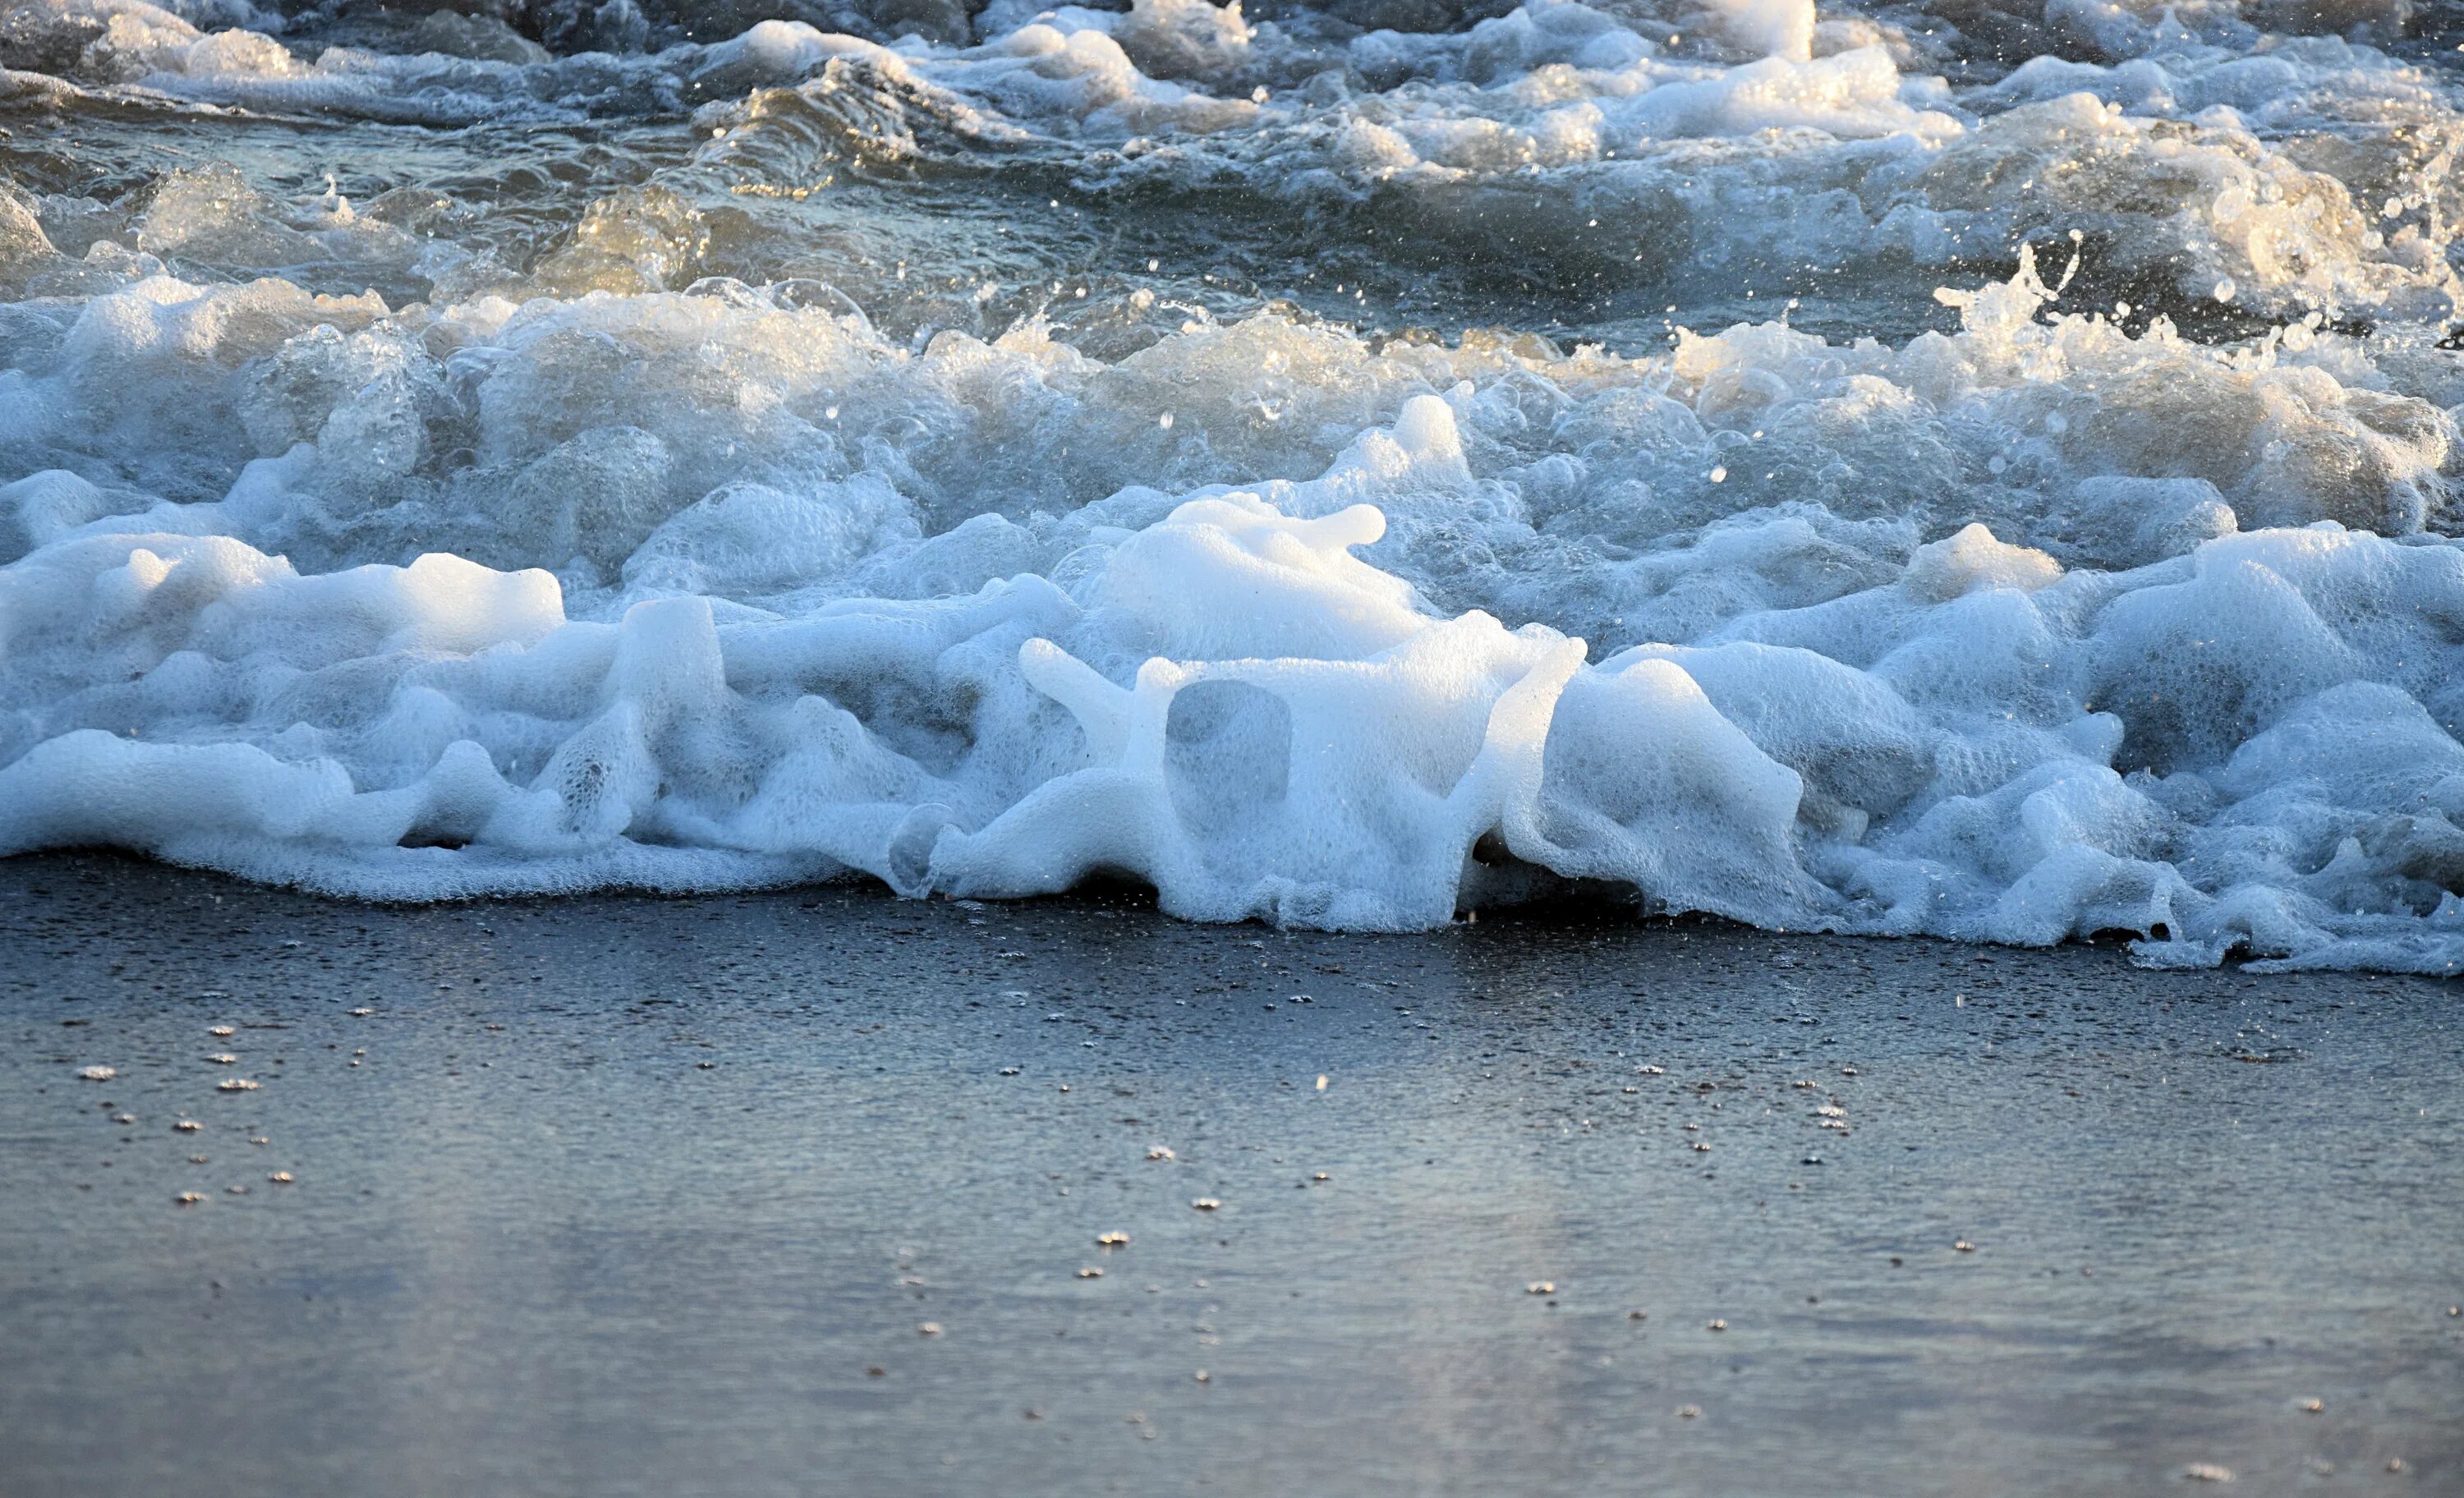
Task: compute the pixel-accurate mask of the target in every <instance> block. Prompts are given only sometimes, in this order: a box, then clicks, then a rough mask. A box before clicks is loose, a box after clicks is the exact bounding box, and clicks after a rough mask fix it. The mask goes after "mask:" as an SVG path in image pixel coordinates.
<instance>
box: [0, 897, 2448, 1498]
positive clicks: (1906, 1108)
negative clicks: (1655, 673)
mask: <svg viewBox="0 0 2464 1498" xmlns="http://www.w3.org/2000/svg"><path fill="white" fill-rule="evenodd" d="M0 939H5V941H6V943H7V948H8V950H9V951H10V952H11V956H12V959H13V960H12V965H11V970H10V972H9V974H8V975H7V981H6V982H0V1039H5V1041H6V1043H7V1044H6V1046H5V1047H0V1201H6V1202H7V1203H8V1210H6V1211H0V1325H5V1326H6V1328H7V1329H8V1334H7V1335H6V1336H5V1337H0V1485H5V1486H6V1487H7V1488H8V1490H9V1492H10V1493H11V1494H12V1495H15V1498H49V1495H51V1494H55V1493H57V1494H67V1493H90V1492H96V1491H113V1492H151V1491H165V1490H177V1491H182V1492H188V1493H197V1494H209V1495H221V1494H231V1495H234V1498H238V1495H254V1494H263V1493H290V1492H332V1493H343V1492H347V1493H352V1494H369V1495H375V1494H385V1495H392V1494H424V1493H436V1494H459V1493H472V1492H486V1493H498V1492H507V1493H511V1492H521V1493H532V1492H587V1493H593V1494H631V1493H642V1494H652V1495H660V1498H667V1495H689V1494H701V1493H723V1494H729V1495H742V1494H753V1493H806V1492H813V1491H817V1490H818V1491H829V1492H865V1493H870V1492H899V1493H951V1494H979V1493H985V1492H992V1491H1001V1492H1021V1493H1044V1492H1087V1491H1096V1492H1124V1493H1161V1492H1182V1491H1203V1490H1217V1491H1236V1492H1260V1491H1283V1490H1312V1491H1328V1492H1343V1493H1390V1492H1391V1493H1494V1492H1517V1493H1522V1492H1549V1493H1564V1494H1592V1493H1599V1494H1610V1493H1617V1494H1624V1493H1634V1492H1638V1491H1648V1492H1652V1493H1663V1494H1670V1495H1689V1494H1706V1495H1708V1494H1716V1495H1720V1498H1760V1495H1765V1494H1769V1495H1774V1498H1776V1495H1783V1494H1793V1493H1802V1492H1806V1491H1809V1490H1819V1491H1824V1492H1836V1493H1841V1494H1851V1495H1874V1498H1935V1495H1943V1498H1948V1495H1958V1494H1975V1495H1991V1498H2036V1495H2054V1494H2062V1495H2081V1498H2086V1495H2107V1494H2114V1493H2140V1492H2155V1491H2166V1490H2171V1489H2175V1488H2180V1489H2182V1490H2194V1487H2193V1485H2190V1484H2187V1483H2185V1482H2184V1481H2183V1478H2184V1474H2185V1473H2186V1472H2187V1471H2188V1470H2189V1468H2190V1467H2191V1466H2192V1465H2210V1466H2217V1467H2222V1468H2224V1469H2225V1470H2227V1471H2230V1472H2231V1473H2232V1474H2233V1487H2231V1489H2230V1490H2231V1491H2233V1492H2234V1493H2248V1492H2256V1493H2261V1494H2294V1493H2319V1494H2335V1493H2345V1492H2362V1493H2389V1492H2402V1493H2443V1492H2452V1491H2453V1490H2454V1489H2455V1487H2456V1486H2457V1484H2458V1482H2459V1481H2464V1401H2459V1400H2458V1399H2457V1398H2456V1394H2457V1391H2458V1390H2459V1388H2464V1320H2458V1319H2456V1318H2455V1317H2454V1316H2453V1315H2451V1314H2450V1311H2449V1308H2450V1307H2452V1306H2453V1305H2455V1304H2456V1302H2457V1301H2458V1299H2459V1298H2464V1296H2459V1289H2464V1191H2459V1190H2458V1189H2457V1188H2458V1185H2459V1181H2458V1179H2457V1176H2458V1169H2459V1167H2458V1155H2457V1151H2456V1149H2455V1147H2454V1141H2455V1135H2456V1131H2457V1129H2458V1127H2459V1125H2464V1115H2459V1108H2458V1097H2457V1093H2456V1090H2455V1087H2454V1085H2453V1078H2454V1076H2455V1074H2456V1071H2457V1068H2458V1066H2459V1064H2464V1055H2459V1053H2458V1052H2459V1047H2464V1039H2459V1037H2464V1027H2460V1026H2458V1025H2457V1024H2454V1023H2453V1015H2452V1014H2450V1013H2449V1012H2448V1004H2449V1002H2450V1001H2451V999H2452V995H2451V994H2450V993H2449V992H2448V991H2447V989H2448V987H2449V986H2450V985H2446V984H2443V983H2439V982H2434V981H2432V980H2425V979H2418V978H2383V977H2367V976H2359V975H2338V974H2324V975H2321V974H2303V975H2273V976H2265V975H2250V974H2246V973H2240V972H2234V971H2223V972H2197V973H2147V972H2142V971H2134V970H2133V969H2131V968H2130V967H2129V966H2127V965H2126V964H2125V963H2124V961H2123V957H2122V955H2121V954H2120V953H2118V952H2114V951H2111V950H2104V951H2087V950H2081V949H2079V948H2067V949H2062V950H2058V951H2055V952H2050V953H2031V952H2009V951H2005V952H2000V953H1995V954H1991V955H1979V954H1977V953H1976V952H1975V951H1974V950H1973V949H1970V948H1963V947H1957V946H1952V945H1949V944H1947V943H1942V942H1933V941H1899V942H1881V941H1840V940H1824V939H1818V938H1808V937H1803V936H1774V935H1770V934H1764V933H1755V932H1750V931H1741V930H1739V929H1737V928H1733V927H1728V926H1726V925H1723V924H1718V923H1675V924H1672V923H1667V922H1651V923H1644V922H1638V921H1635V920H1633V919H1631V917H1629V916H1626V915H1624V914H1621V913H1618V912H1616V911H1593V912H1590V913H1586V914H1579V915H1575V916H1573V917H1571V918H1559V919H1553V920H1549V921H1545V922H1544V921H1539V920H1534V919H1531V918H1529V917H1522V918H1517V917H1507V918H1504V919H1500V920H1496V921H1493V922H1492V921H1489V920H1484V921H1482V922H1481V923H1480V924H1479V926H1478V927H1477V928H1464V927H1458V928H1455V929H1452V930H1449V931H1443V932H1437V933H1429V934H1423V935H1416V936H1363V935H1322V934H1309V933H1292V932H1272V931H1261V930H1258V929H1257V928H1254V927H1253V928H1238V927H1236V928H1221V927H1204V926H1191V925H1186V924H1181V923H1177V922H1174V921H1171V920H1168V919H1165V918H1162V917H1160V916H1158V915H1157V914H1155V912H1154V911H1153V910H1152V908H1151V907H1147V906H1145V905H1143V904H1142V903H1134V902H1129V901H1122V900H1117V899H1114V900H1104V901H1072V902H1068V903H1059V904H1056V903H1051V902H1035V903H1028V904H1023V905H991V906H986V907H984V908H981V909H976V910H970V909H967V908H965V907H964V906H961V905H957V904H953V903H945V902H937V901H936V902H933V903H930V904H917V903H913V902H901V901H896V900H892V899H890V898H887V897H885V896H882V895H880V894H878V893H877V892H848V891H841V890H825V891H819V892H774V893H764V894H753V895H723V896H715V897H701V898H693V899H681V900H659V899H649V898H643V897H638V896H613V897H592V898H586V899H573V900H564V901H512V902H487V903H481V904H472V905H461V906H431V907H425V908H418V909H407V910H406V909H395V910H381V909H371V908H367V907H363V906H353V905H349V904H343V903H339V902H330V901H322V900H316V899H311V898H307V897H303V896H299V895H295V894H288V893H284V892H271V891H264V890H257V889H253V888H250V887H247V886H244V885H238V884H234V883H232V882H231V881H227V880H222V879H218V878H211V877H208V876H204V875H197V874H190V873H184V872H178V871H171V870H161V869H156V868H149V867H146V866H142V865H137V864H133V863H129V862H126V861H121V860H114V859H93V858H84V857H74V858H72V857H43V858H34V859H25V860H16V861H12V862H11V863H10V864H7V865H0ZM1298 995H1307V996H1308V1001H1309V1002H1298V1000H1297V999H1296V996H1298ZM357 1010H365V1011H367V1012H365V1013H355V1012H354V1011H357ZM220 1025H228V1026H231V1031H232V1033H231V1034H230V1035H228V1036H217V1035H215V1034H213V1033H212V1030H213V1028H214V1027H216V1026H220ZM216 1054H227V1055H230V1056H231V1057H232V1058H233V1060H232V1061H231V1062H230V1063H229V1064H217V1063H214V1062H211V1061H209V1060H208V1059H207V1058H208V1057H209V1055H216ZM90 1066H110V1067H112V1068H114V1070H115V1071H116V1072H117V1075H115V1076H113V1077H112V1078H111V1079H109V1080H108V1081H105V1082H99V1083H98V1082H89V1081H84V1080H80V1079H79V1077H78V1075H77V1073H78V1071H79V1070H80V1069H82V1068H86V1067H90ZM1646 1068H1657V1069H1646ZM1321 1076H1323V1077H1325V1078H1326V1079H1327V1085H1326V1087H1325V1089H1324V1090H1320V1089H1319V1087H1318V1085H1317V1079H1318V1078H1319V1077H1321ZM230 1078H245V1079H247V1080H252V1081H256V1082H258V1083H259V1084H260V1085H259V1087H258V1088H257V1089H255V1090H249V1091H238V1092H224V1091H221V1090H218V1086H217V1084H218V1083H219V1082H221V1081H223V1080H225V1079H230ZM1800 1084H1811V1086H1801V1085H1800ZM1825 1110H1831V1111H1833V1112H1824V1111H1825ZM122 1117H125V1118H126V1119H127V1120H128V1121H127V1122H125V1123H121V1122H119V1121H118V1120H120V1119H121V1118H122ZM183 1118H187V1119H190V1120H193V1121H195V1122H197V1123H198V1124H199V1125H200V1128H199V1129H198V1130H197V1131H195V1132H193V1133H187V1132H181V1131H179V1130H177V1129H176V1128H175V1127H174V1125H175V1124H176V1122H177V1121H178V1120H180V1119H183ZM258 1139H261V1140H263V1141H265V1142H263V1143H261V1144H260V1143H253V1142H252V1141H253V1140H258ZM1696 1144H1703V1145H1707V1146H1708V1148H1707V1149H1703V1150H1698V1149H1696V1148H1694V1146H1695V1145H1696ZM1157 1148H1162V1149H1168V1150H1169V1151H1171V1157H1170V1158H1162V1159H1157V1158H1150V1157H1149V1156H1150V1154H1151V1152H1153V1151H1155V1150H1156V1149H1157ZM198 1156H202V1157H205V1158H204V1162H203V1163H192V1162H191V1157H198ZM1809 1159H1818V1160H1819V1161H1820V1163H1818V1164H1815V1163H1809ZM276 1172H282V1173H286V1174H288V1175H290V1176H291V1177H292V1180H291V1181H290V1182H289V1183H288V1184H281V1183H276V1182H275V1181H273V1180H271V1179H269V1178H270V1177H271V1176H272V1175H274V1174H275V1173H276ZM1321 1175H1323V1176H1324V1178H1325V1179H1319V1177H1320V1176H1321ZM232 1186H242V1187H246V1188H247V1191H246V1194H245V1195H233V1194H232V1193H231V1190H230V1188H231V1187H232ZM187 1191H194V1192H197V1193H198V1194H199V1195H200V1196H201V1197H202V1198H203V1199H204V1200H202V1201H198V1202H197V1203H196V1204H193V1205H187V1206H182V1205H179V1204H178V1203H177V1201H176V1198H177V1197H178V1195H179V1194H180V1193H182V1192H187ZM1200 1198H1204V1199H1210V1200H1213V1201H1217V1202H1219V1203H1220V1205H1218V1206H1217V1207H1215V1208H1214V1209H1212V1210H1210V1211H1201V1210H1199V1209H1197V1208H1194V1207H1193V1206H1192V1204H1191V1203H1192V1202H1193V1201H1195V1200H1198V1199H1200ZM1112 1232H1118V1233H1125V1234H1127V1235H1128V1238H1129V1242H1128V1243H1127V1244H1125V1245H1120V1246H1117V1247H1113V1248H1106V1247H1104V1246H1101V1245H1098V1243H1097V1242H1096V1240H1097V1238H1098V1236H1099V1235H1102V1234H1106V1233H1112ZM1963 1242H1965V1243H1967V1244H1968V1245H1969V1251H1965V1252H1963V1251H1961V1250H1960V1249H1959V1248H1958V1247H1957V1245H1959V1244H1960V1243H1963ZM1087 1268H1101V1269H1102V1270H1103V1271H1104V1272H1103V1274H1102V1275H1101V1276H1100V1277H1096V1278H1082V1277H1081V1276H1080V1273H1079V1271H1080V1270H1082V1269H1087ZM1535 1284H1545V1285H1546V1286H1548V1287H1550V1288H1549V1289H1546V1290H1544V1291H1542V1292H1539V1293H1534V1292H1532V1290H1531V1289H1530V1287H1531V1286H1533V1285H1535ZM1635 1311H1641V1312H1643V1313H1644V1315H1643V1319H1640V1320H1637V1319H1634V1318H1633V1315H1632V1312H1635ZM1714 1320H1717V1321H1720V1322H1722V1323H1724V1329H1723V1330H1720V1331H1717V1332H1714V1331H1712V1330H1711V1327H1710V1323H1711V1322H1713V1321H1714ZM927 1323H929V1324H932V1325H935V1326H937V1327H938V1328H939V1329H940V1330H939V1331H938V1332H937V1333H934V1334H929V1335H928V1334H925V1333H921V1332H920V1331H919V1330H918V1329H919V1327H921V1326H922V1325H924V1324H927ZM874 1370H878V1372H877V1373H876V1372H874ZM1200 1371H1203V1372H1204V1373H1205V1374H1206V1376H1207V1377H1206V1379H1205V1381H1204V1382H1200V1381H1199V1377H1198V1375H1199V1372H1200ZM2312 1400H2316V1401H2318V1403H2319V1405H2320V1407H2319V1409H2318V1410H2316V1411H2315V1412H2313V1411H2310V1410H2308V1409H2307V1408H2305V1405H2306V1404H2307V1403H2308V1402H2309V1401H2312ZM1689 1409H1690V1410H1692V1411H1693V1413H1692V1414H1690V1415H1689V1414H1686V1413H1683V1412H1684V1411H1687V1410H1689ZM1030 1412H1032V1414H1030ZM2390 1462H2400V1463H2402V1464H2404V1467H2405V1470H2403V1471H2402V1472H2391V1471H2389V1470H2388V1464H2389V1463H2390Z"/></svg>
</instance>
